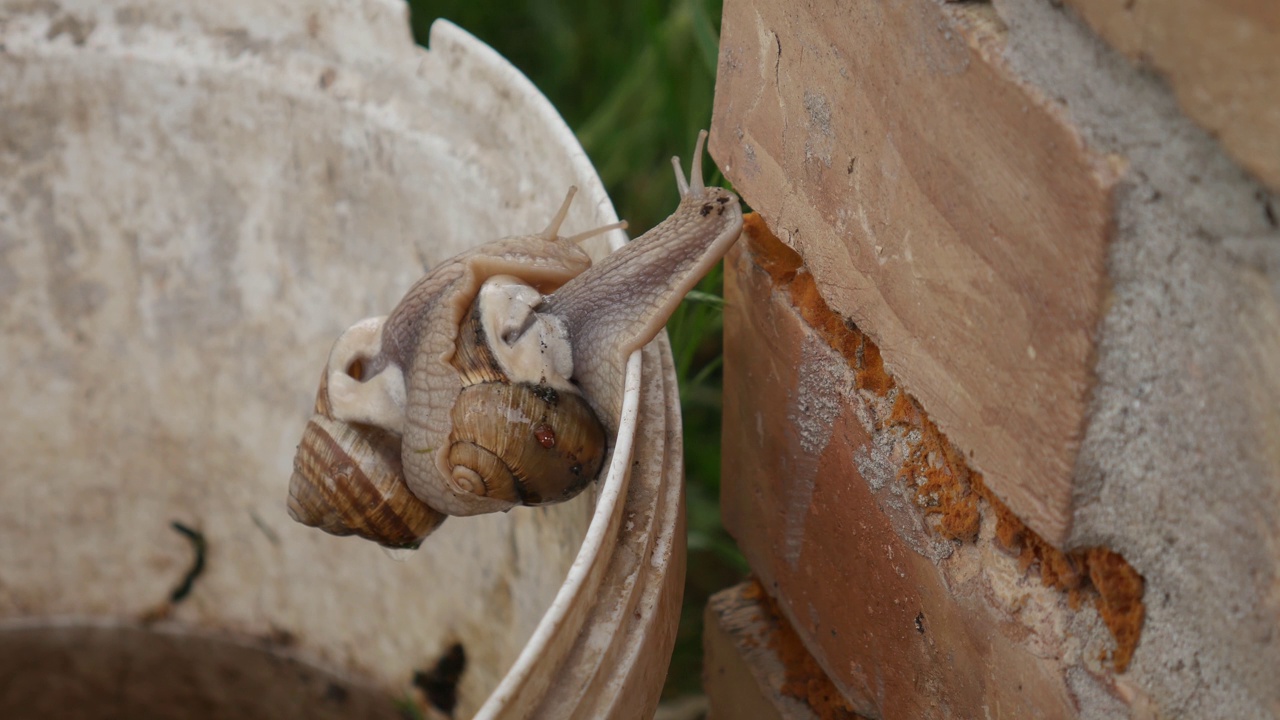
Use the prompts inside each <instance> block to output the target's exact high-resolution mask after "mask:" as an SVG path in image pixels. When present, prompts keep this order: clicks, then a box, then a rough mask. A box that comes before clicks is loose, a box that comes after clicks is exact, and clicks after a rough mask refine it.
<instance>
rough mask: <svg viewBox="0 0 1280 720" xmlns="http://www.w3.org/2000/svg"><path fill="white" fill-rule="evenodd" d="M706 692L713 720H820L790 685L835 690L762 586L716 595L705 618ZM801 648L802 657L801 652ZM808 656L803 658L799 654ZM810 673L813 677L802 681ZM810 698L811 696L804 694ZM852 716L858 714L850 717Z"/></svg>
mask: <svg viewBox="0 0 1280 720" xmlns="http://www.w3.org/2000/svg"><path fill="white" fill-rule="evenodd" d="M704 621H705V622H704V627H705V628H706V629H705V631H704V632H705V634H704V636H703V648H704V651H705V653H704V656H703V689H704V690H705V691H706V693H707V699H708V700H709V702H710V716H711V718H712V720H819V718H820V717H821V716H820V715H819V714H818V713H817V712H816V711H815V710H814V708H813V707H812V706H811V705H810V704H809V703H808V702H807V701H806V700H807V697H806V698H801V697H796V696H797V695H801V693H797V692H796V691H795V689H793V688H792V687H789V685H791V686H794V685H801V684H803V685H804V686H805V689H806V690H807V686H808V685H811V684H812V685H814V686H819V687H828V688H831V690H830V691H829V692H832V693H834V692H835V690H834V686H832V684H831V680H830V679H829V678H827V677H826V676H825V675H824V674H822V673H821V670H818V672H817V673H816V677H815V673H814V672H813V670H812V669H810V668H809V667H807V666H812V667H816V663H814V661H813V659H812V657H808V656H807V653H805V651H804V649H803V646H802V645H800V643H799V640H798V639H796V637H795V631H794V630H792V629H791V627H790V626H789V625H788V624H787V621H786V620H785V619H783V618H780V617H778V615H777V613H776V610H775V609H774V608H773V607H772V606H771V603H770V601H769V599H768V598H767V597H766V596H765V595H764V591H763V589H762V588H761V587H760V585H759V583H756V582H754V581H752V582H747V583H742V584H741V585H736V586H734V587H731V588H728V589H726V590H722V591H720V592H719V593H716V594H715V595H714V596H712V597H711V599H710V600H709V601H708V602H707V609H706V613H705V614H704ZM797 648H799V652H798V653H797V651H796V649H797ZM802 653H803V654H805V655H806V656H805V657H797V655H798V654H802ZM806 671H807V674H808V677H802V676H803V675H805V674H806ZM804 695H806V696H807V693H804ZM847 715H849V716H852V713H847Z"/></svg>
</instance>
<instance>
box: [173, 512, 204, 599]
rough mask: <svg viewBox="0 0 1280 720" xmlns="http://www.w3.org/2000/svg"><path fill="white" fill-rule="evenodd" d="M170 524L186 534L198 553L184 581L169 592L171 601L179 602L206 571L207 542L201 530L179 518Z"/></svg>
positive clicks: (188, 593) (189, 592)
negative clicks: (193, 527)
mask: <svg viewBox="0 0 1280 720" xmlns="http://www.w3.org/2000/svg"><path fill="white" fill-rule="evenodd" d="M169 524H170V525H171V526H172V527H173V529H174V530H177V531H178V532H179V533H180V534H182V535H184V536H186V538H187V539H188V540H190V541H191V547H192V548H194V549H195V553H196V557H195V561H194V562H193V563H191V569H190V570H188V571H187V574H186V575H184V576H183V578H182V582H180V583H178V586H177V587H175V588H174V589H173V592H172V593H170V594H169V602H172V603H179V602H182V601H183V600H184V599H186V597H187V596H188V595H190V594H191V588H192V586H193V585H195V583H196V578H198V577H200V574H201V573H203V572H204V554H205V548H206V543H205V539H204V535H203V534H202V533H201V532H200V531H199V530H193V529H191V528H189V527H187V526H186V525H183V524H182V523H180V522H178V521H177V520H174V521H173V522H172V523H169Z"/></svg>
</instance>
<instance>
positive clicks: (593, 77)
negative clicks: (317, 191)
mask: <svg viewBox="0 0 1280 720" xmlns="http://www.w3.org/2000/svg"><path fill="white" fill-rule="evenodd" d="M409 4H410V7H411V9H412V13H413V15H412V17H413V31H414V35H415V37H416V38H417V39H418V42H420V43H422V44H426V41H427V33H428V30H429V28H430V27H431V22H432V21H433V20H435V19H436V18H447V19H449V20H451V21H453V22H454V23H456V24H458V25H459V26H461V27H462V28H464V29H466V30H467V31H469V32H471V33H472V34H474V35H476V36H477V37H479V38H480V39H481V40H483V41H485V42H486V43H488V44H489V45H490V46H491V47H493V48H494V49H495V50H497V51H498V52H500V53H502V55H503V56H505V57H506V58H507V59H508V60H510V61H511V62H512V64H514V65H515V66H516V67H518V68H520V70H521V71H522V72H524V74H525V75H527V76H528V77H529V78H530V79H531V80H532V81H533V82H534V84H535V85H537V86H538V88H539V89H540V90H542V92H543V93H545V94H546V96H547V97H548V98H550V99H551V102H552V104H554V105H555V106H556V108H557V109H559V111H560V114H561V115H563V116H564V118H565V120H566V121H567V122H568V124H569V127H571V128H573V130H574V132H576V133H577V135H578V139H579V140H580V141H581V142H582V146H583V147H584V148H585V149H586V151H587V154H588V155H589V156H590V157H591V160H592V162H593V163H594V164H595V166H596V169H597V170H598V171H599V173H600V177H601V179H602V180H604V184H605V187H606V188H608V191H609V195H610V197H611V198H613V203H614V206H615V207H616V208H617V210H618V215H619V216H620V217H623V218H626V219H627V220H628V221H629V222H630V225H631V229H630V232H631V233H632V236H633V237H635V236H638V235H639V234H640V233H642V232H644V231H645V230H648V229H649V228H651V227H653V226H654V225H655V224H657V223H658V222H660V221H661V220H662V219H663V218H665V217H666V216H667V215H668V214H670V212H671V211H672V210H673V209H674V208H675V206H676V204H677V201H678V197H679V196H678V194H677V192H676V185H675V180H674V177H673V173H672V170H671V161H670V158H671V156H672V155H679V156H680V157H681V158H682V159H683V160H684V163H685V167H686V169H687V168H688V163H689V156H690V154H691V153H692V152H693V143H694V140H695V139H696V137H697V134H698V131H699V130H700V129H703V128H706V127H708V126H709V124H710V122H711V102H712V98H713V94H714V91H715V74H716V57H717V53H718V48H719V38H718V31H719V27H720V0H633V1H631V2H622V3H608V2H552V1H551V0H515V1H502V0H499V1H497V2H494V1H492V0H410V3H409ZM703 162H704V163H705V164H708V165H709V164H710V163H711V159H710V156H704V158H703ZM708 169H710V168H708ZM708 181H709V182H710V183H718V184H724V181H723V178H722V177H721V176H720V174H719V173H718V172H716V173H708ZM721 277H722V276H721V271H720V268H719V267H717V268H716V270H714V271H713V272H712V273H711V274H710V275H709V276H708V277H707V278H706V279H705V280H704V281H703V282H702V284H701V285H700V286H699V288H698V292H697V293H694V294H691V296H690V298H689V299H688V300H686V301H685V302H684V303H683V305H682V306H681V307H680V309H679V310H678V311H677V312H676V314H675V315H674V316H672V318H671V321H670V322H669V323H668V325H667V331H668V333H669V334H670V337H671V346H672V352H673V354H674V356H675V361H676V371H677V374H678V375H679V380H680V400H681V406H682V410H683V414H684V431H685V438H684V454H685V475H686V479H687V498H688V520H689V566H688V567H689V570H688V579H687V581H686V583H685V594H684V609H683V612H682V614H681V617H680V631H679V636H678V638H677V640H676V649H675V655H674V657H673V658H672V661H671V671H670V673H669V674H668V678H667V685H666V687H665V688H664V691H663V696H664V697H666V698H671V697H675V696H678V695H682V694H687V693H695V692H700V690H701V674H702V609H703V608H704V607H705V606H706V602H707V597H708V596H709V595H711V594H712V593H714V592H715V591H717V590H719V589H721V588H724V587H727V586H729V585H732V584H734V583H736V582H738V581H739V580H740V579H741V578H742V577H743V576H744V575H745V574H746V572H747V566H746V563H745V562H744V561H743V560H742V556H741V554H739V552H738V550H737V548H736V546H735V545H734V544H733V541H732V540H731V539H730V538H729V536H728V535H727V534H726V533H725V531H724V528H723V526H722V525H721V523H720V505H719V497H720V385H721V383H720V366H721V362H722V356H721V303H720V301H719V297H720V295H721Z"/></svg>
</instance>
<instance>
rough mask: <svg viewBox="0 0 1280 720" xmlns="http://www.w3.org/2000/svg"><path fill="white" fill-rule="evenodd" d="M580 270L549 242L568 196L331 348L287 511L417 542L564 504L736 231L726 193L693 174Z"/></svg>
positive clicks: (580, 256) (577, 257)
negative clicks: (652, 348)
mask: <svg viewBox="0 0 1280 720" xmlns="http://www.w3.org/2000/svg"><path fill="white" fill-rule="evenodd" d="M705 141H706V132H705V131H703V132H702V133H700V134H699V136H698V141H697V144H696V147H695V150H694V160H693V163H692V167H691V170H690V175H689V179H688V181H687V182H686V180H685V178H684V176H683V174H682V170H681V168H680V163H679V159H678V158H672V163H673V165H674V166H675V170H676V183H677V185H678V186H679V188H680V195H681V200H680V204H679V206H678V207H677V208H676V210H675V212H674V213H672V214H671V216H670V217H668V218H667V219H666V220H664V221H663V222H661V223H659V224H658V225H657V226H656V227H654V228H653V229H651V230H650V231H649V232H647V233H645V234H644V235H642V236H640V237H639V238H637V239H635V240H633V241H631V242H630V243H628V244H626V245H625V246H623V247H622V248H620V249H618V250H616V251H615V252H613V253H611V254H610V255H608V256H607V257H605V258H604V259H603V260H601V261H600V262H598V263H596V264H594V265H593V264H592V263H591V259H590V258H589V257H588V256H587V254H586V253H585V252H584V251H583V250H582V249H581V248H580V247H579V246H578V243H579V242H580V241H582V240H584V239H586V238H589V237H593V236H595V235H598V234H601V233H603V232H606V231H608V230H611V229H614V228H615V227H625V224H624V223H618V224H616V225H608V226H605V227H601V228H596V229H594V230H590V231H587V232H585V233H581V234H579V235H576V236H573V237H569V238H564V237H560V236H559V230H560V225H561V223H562V222H563V221H564V218H565V216H566V214H567V213H568V210H569V205H570V203H571V202H572V200H573V196H574V193H575V191H576V188H572V187H571V188H570V189H569V192H568V194H567V197H566V198H565V200H564V203H563V204H562V205H561V207H560V209H559V211H558V212H557V213H556V214H555V216H554V217H553V218H552V220H551V223H550V225H549V226H548V227H547V229H546V230H544V231H543V232H541V233H539V234H536V235H529V236H521V237H511V238H505V239H502V240H498V241H495V242H492V243H488V244H485V245H481V246H479V247H476V248H473V249H471V250H469V251H466V252H464V253H462V254H460V255H458V256H456V257H454V258H452V259H450V260H447V261H445V262H443V263H441V264H440V265H438V266H436V267H435V268H434V269H432V270H431V271H430V272H429V273H428V274H427V275H426V276H425V277H423V278H422V279H420V280H419V281H418V282H416V283H415V284H414V285H413V287H411V288H410V289H409V291H408V292H407V293H406V294H405V296H404V299H402V300H401V301H400V303H399V305H397V306H396V307H395V309H393V310H392V311H391V314H390V315H388V316H386V317H382V318H370V319H367V320H362V321H360V322H358V323H356V324H355V325H353V326H352V327H351V328H349V329H348V330H347V331H345V332H344V333H343V334H342V335H341V336H340V337H339V338H338V340H337V342H336V343H335V344H334V346H333V349H332V350H331V351H330V354H329V361H328V364H327V365H326V367H325V370H324V373H323V375H322V377H321V381H320V388H319V390H318V393H317V397H316V405H315V414H314V415H313V416H312V418H311V420H310V422H308V424H307V427H306V429H305V431H304V433H303V436H302V441H301V443H300V444H299V446H298V452H297V455H296V456H295V458H294V471H293V476H292V478H291V479H290V483H289V503H288V508H289V513H290V515H291V516H292V517H293V518H294V519H295V520H297V521H299V522H301V523H304V524H306V525H311V526H314V527H318V528H320V529H322V530H324V531H326V532H329V533H332V534H335V535H352V534H354V535H359V536H361V537H364V538H366V539H369V540H373V541H375V542H377V543H379V544H381V545H384V546H387V547H397V548H398V547H417V546H418V545H419V544H420V543H421V542H422V540H423V539H424V538H425V537H426V536H427V535H428V534H430V533H431V532H432V531H433V530H434V529H435V528H436V527H437V526H439V525H440V523H441V522H443V521H444V518H445V517H446V516H447V515H477V514H481V513H488V512H496V511H504V510H508V509H510V508H512V507H514V506H515V505H541V504H549V503H555V502H562V501H564V500H568V499H570V498H572V497H574V496H575V495H577V494H578V493H579V492H581V491H582V490H583V488H585V487H586V486H587V485H588V484H589V483H590V482H591V481H593V480H594V479H595V478H596V476H597V475H598V474H599V473H600V469H601V467H603V466H604V463H605V460H606V456H607V450H608V446H609V440H610V439H611V438H613V437H614V435H615V433H616V432H617V429H618V422H619V415H620V412H621V405H622V390H623V387H622V386H623V370H624V368H625V365H626V360H627V357H628V356H629V355H630V354H631V352H632V351H633V350H636V349H638V348H640V347H642V346H643V345H645V344H646V343H648V342H649V341H650V340H652V339H653V337H654V336H655V335H657V333H658V332H659V331H660V330H661V329H662V327H663V326H664V325H665V324H666V321H667V318H668V317H670V315H671V313H672V312H673V311H674V310H675V308H676V306H677V305H678V304H679V302H680V300H681V299H682V298H683V297H684V295H685V294H686V293H687V292H688V291H689V290H690V289H692V288H693V286H694V285H695V284H696V283H697V282H698V280H700V279H701V278H702V276H703V275H705V274H706V272H707V271H708V270H709V269H710V268H711V267H712V266H713V265H714V264H715V263H716V261H718V260H719V259H720V258H721V257H722V256H723V255H724V253H725V252H726V251H728V249H729V247H730V246H731V245H732V244H733V242H734V241H735V240H736V239H737V238H738V235H739V233H740V232H741V229H742V209H741V206H740V204H739V202H738V198H737V196H736V195H734V194H733V193H731V192H730V191H728V190H725V189H723V188H718V187H710V188H708V187H705V186H704V185H703V181H702V154H703V146H704V143H705Z"/></svg>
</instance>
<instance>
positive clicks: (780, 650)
mask: <svg viewBox="0 0 1280 720" xmlns="http://www.w3.org/2000/svg"><path fill="white" fill-rule="evenodd" d="M742 597H743V598H746V599H748V600H754V601H756V602H758V603H759V604H760V607H761V608H763V610H764V611H765V614H767V615H768V616H769V618H770V620H772V621H773V624H774V627H776V628H777V631H776V632H774V633H772V634H770V636H769V647H770V648H772V649H773V651H774V652H776V653H777V654H778V660H779V661H780V662H781V663H782V667H783V668H784V669H785V670H784V672H785V676H784V677H783V681H782V687H781V688H779V692H780V693H782V694H783V695H785V696H786V697H790V698H795V699H796V700H799V701H801V702H803V703H805V704H806V705H808V706H809V708H810V709H811V710H813V712H814V714H815V715H817V716H818V718H820V720H864V718H863V717H862V716H861V715H859V714H857V713H856V712H854V711H853V707H852V706H850V705H849V701H848V700H846V699H845V697H844V695H841V694H840V691H839V690H837V689H836V686H835V683H833V682H831V678H829V677H827V674H826V673H825V672H823V670H822V666H821V665H819V664H818V661H817V660H815V659H814V658H813V656H812V655H810V654H809V651H808V650H807V649H805V646H804V642H803V641H801V640H800V636H799V635H797V634H796V631H795V629H793V628H792V627H791V623H789V622H787V618H786V617H785V616H783V614H782V610H781V609H780V608H779V607H778V605H777V603H775V602H774V601H773V598H771V597H769V594H768V593H766V592H765V591H764V588H763V587H762V586H761V585H760V581H759V580H757V579H756V578H754V577H753V578H751V579H750V580H749V581H748V583H747V587H746V588H745V590H744V591H743V593H742Z"/></svg>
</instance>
